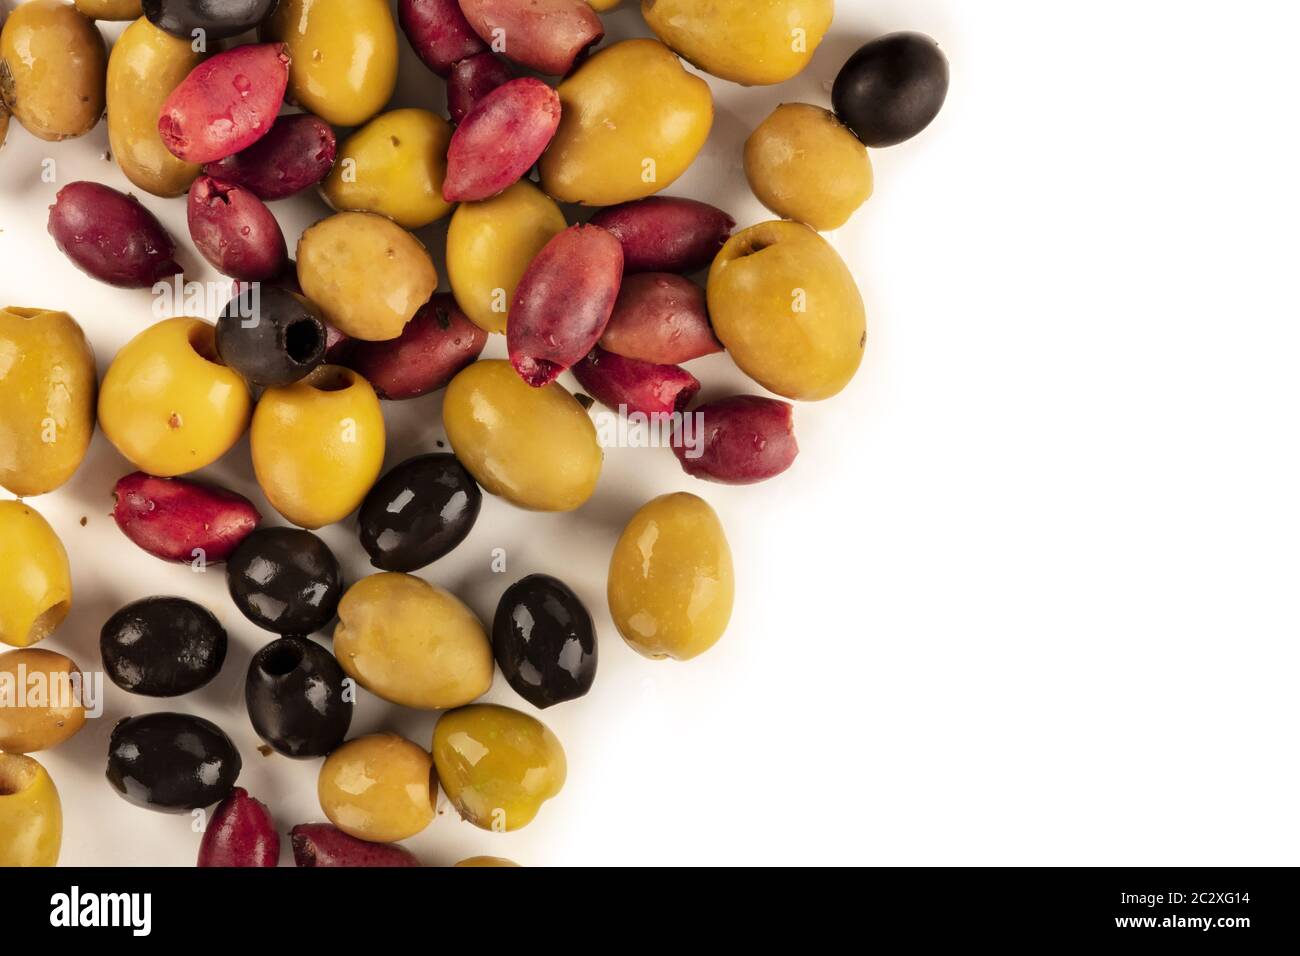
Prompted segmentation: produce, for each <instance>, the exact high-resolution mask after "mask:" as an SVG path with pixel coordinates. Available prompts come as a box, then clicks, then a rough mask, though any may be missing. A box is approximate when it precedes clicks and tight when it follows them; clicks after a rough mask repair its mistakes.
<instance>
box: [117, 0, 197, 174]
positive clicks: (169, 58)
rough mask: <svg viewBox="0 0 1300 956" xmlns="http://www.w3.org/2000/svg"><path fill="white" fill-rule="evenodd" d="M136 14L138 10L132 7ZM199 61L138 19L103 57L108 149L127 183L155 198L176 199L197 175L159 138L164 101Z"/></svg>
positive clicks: (184, 44) (188, 47)
mask: <svg viewBox="0 0 1300 956" xmlns="http://www.w3.org/2000/svg"><path fill="white" fill-rule="evenodd" d="M136 9H137V10H139V4H136ZM202 61H203V54H202V53H196V52H194V47H193V45H192V44H191V43H190V41H188V40H181V39H177V38H176V37H174V36H172V35H171V34H170V33H165V32H163V31H162V30H159V29H158V28H157V27H156V26H154V25H153V24H152V23H150V22H149V21H148V20H146V19H145V18H144V17H141V18H140V19H139V20H136V21H135V23H132V24H131V25H130V26H129V27H127V28H126V30H125V31H124V32H123V33H122V35H121V36H120V37H119V38H118V40H117V42H116V43H114V44H113V52H112V53H111V54H109V57H108V91H107V95H108V145H109V150H110V152H111V153H112V154H113V158H114V159H115V160H117V165H118V166H120V167H121V168H122V172H123V173H125V174H126V178H127V179H129V180H131V182H132V183H134V184H135V185H136V186H138V187H139V188H141V189H143V190H144V191H145V192H147V193H153V194H154V195H155V196H180V195H183V194H184V193H185V191H186V190H187V189H189V188H190V184H191V183H192V182H194V179H195V177H197V176H198V174H199V165H198V164H197V163H187V162H185V161H184V160H182V159H177V158H176V157H175V156H173V155H172V152H171V150H169V149H168V148H167V147H166V146H164V145H163V141H162V137H161V136H159V135H158V113H159V112H160V111H161V110H162V105H163V100H165V99H167V97H168V95H169V94H170V93H171V91H172V90H174V89H176V87H178V86H179V85H180V83H181V81H182V80H183V79H185V77H187V76H189V75H190V71H191V70H193V69H194V68H195V67H196V66H198V65H199V63H201V62H202Z"/></svg>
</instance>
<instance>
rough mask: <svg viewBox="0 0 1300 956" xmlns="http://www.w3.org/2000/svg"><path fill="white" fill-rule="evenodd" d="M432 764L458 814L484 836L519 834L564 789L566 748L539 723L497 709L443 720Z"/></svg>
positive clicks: (477, 707)
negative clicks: (486, 833)
mask: <svg viewBox="0 0 1300 956" xmlns="http://www.w3.org/2000/svg"><path fill="white" fill-rule="evenodd" d="M433 764H434V767H435V768H437V771H438V782H439V783H440V784H442V789H443V790H444V791H445V792H446V794H447V799H448V800H450V801H451V803H452V806H454V807H455V808H456V811H457V812H458V813H459V814H460V815H461V816H462V817H464V818H465V819H466V820H468V821H469V822H470V823H472V824H474V825H475V826H476V827H482V828H483V829H484V830H495V831H498V832H501V831H505V830H518V829H519V828H520V827H525V826H527V825H528V824H529V823H530V822H532V819H533V817H535V816H537V811H538V810H540V809H541V808H542V804H543V803H545V802H546V801H547V800H549V799H551V797H554V796H555V795H556V794H558V793H559V792H560V789H561V788H562V787H563V786H564V778H565V775H566V774H567V772H568V767H567V764H566V763H565V760H564V748H563V747H561V746H560V741H559V739H558V738H557V737H556V736H555V734H553V733H551V730H550V728H549V727H547V726H546V725H545V724H544V723H542V722H541V721H540V720H538V719H537V718H535V717H530V716H528V715H527V714H523V713H520V712H519V711H517V710H512V709H511V708H509V707H500V706H498V705H496V704H472V705H470V706H469V707H461V708H460V709H459V710H451V711H448V712H447V713H445V714H443V715H442V718H441V719H440V720H439V721H438V723H437V726H435V727H434V728H433Z"/></svg>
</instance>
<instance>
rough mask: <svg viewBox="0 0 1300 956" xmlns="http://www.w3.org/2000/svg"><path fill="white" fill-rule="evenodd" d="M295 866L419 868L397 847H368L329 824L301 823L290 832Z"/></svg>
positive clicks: (366, 844) (413, 860)
mask: <svg viewBox="0 0 1300 956" xmlns="http://www.w3.org/2000/svg"><path fill="white" fill-rule="evenodd" d="M289 842H290V843H292V844H293V862H294V863H295V864H296V865H297V866H419V865H420V861H419V860H417V859H416V858H415V854H413V853H412V852H411V851H410V850H408V849H406V848H405V847H401V846H398V845H397V844H396V843H370V842H368V841H366V840H358V839H357V838H356V837H354V836H349V835H348V834H346V833H344V832H343V831H342V830H340V829H339V828H338V827H336V826H334V825H332V824H329V823H300V824H298V825H297V826H296V827H294V828H293V829H292V830H290V831H289Z"/></svg>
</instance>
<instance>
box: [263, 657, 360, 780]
mask: <svg viewBox="0 0 1300 956" xmlns="http://www.w3.org/2000/svg"><path fill="white" fill-rule="evenodd" d="M345 680H347V677H346V675H345V674H344V673H343V668H341V667H339V662H338V661H336V660H335V659H334V655H333V654H331V653H330V652H329V651H327V650H326V649H325V648H323V647H321V645H319V644H317V643H316V642H315V641H312V640H309V639H307V638H305V637H282V638H280V639H279V640H277V641H272V642H271V643H270V644H267V645H266V646H265V647H263V648H262V649H261V650H260V651H258V652H257V653H256V654H254V655H253V659H252V661H251V662H249V665H248V677H247V679H246V680H245V682H244V703H245V705H246V706H247V707H248V719H249V720H250V721H251V722H252V724H253V729H254V730H255V731H257V735H258V736H259V737H261V738H262V739H263V740H265V741H266V742H267V743H268V744H270V745H271V746H272V747H274V748H275V749H276V750H277V751H279V752H280V753H282V754H284V755H285V756H286V757H324V756H325V755H326V754H328V753H329V752H330V751H332V750H334V748H335V747H337V746H338V745H339V744H341V743H343V738H344V737H346V736H347V735H348V727H349V726H350V725H351V723H352V699H351V696H350V695H348V694H347V691H346V688H345V686H344V681H345Z"/></svg>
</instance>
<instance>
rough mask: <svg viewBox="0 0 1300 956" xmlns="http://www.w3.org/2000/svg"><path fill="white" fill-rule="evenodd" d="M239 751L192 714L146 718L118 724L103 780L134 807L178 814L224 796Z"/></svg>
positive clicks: (217, 730) (231, 781)
mask: <svg viewBox="0 0 1300 956" xmlns="http://www.w3.org/2000/svg"><path fill="white" fill-rule="evenodd" d="M240 766H241V761H240V759H239V751H238V750H237V749H236V748H235V745H234V744H233V743H232V742H231V740H230V738H229V737H227V736H226V735H225V733H223V732H222V730H221V728H220V727H218V726H217V725H216V724H214V723H212V722H211V721H209V720H204V719H203V718H202V717H194V716H192V715H191V714H169V713H162V714H145V715H143V716H141V717H126V718H123V719H122V720H119V721H118V722H117V726H115V727H114V728H113V734H112V736H111V737H110V738H109V741H108V770H107V773H106V776H107V777H108V782H109V783H110V784H112V785H113V789H114V790H116V791H117V792H118V793H120V794H121V795H122V796H123V797H125V798H126V799H127V800H129V801H130V802H131V803H134V804H135V805H136V806H138V807H146V808H148V809H150V810H162V811H165V812H172V813H178V812H180V811H183V810H194V809H196V808H198V807H209V806H211V805H212V804H214V803H217V802H218V801H220V800H224V799H225V798H226V797H227V796H229V794H230V791H231V790H232V789H233V788H234V786H235V781H236V780H238V779H239V770H240Z"/></svg>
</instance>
